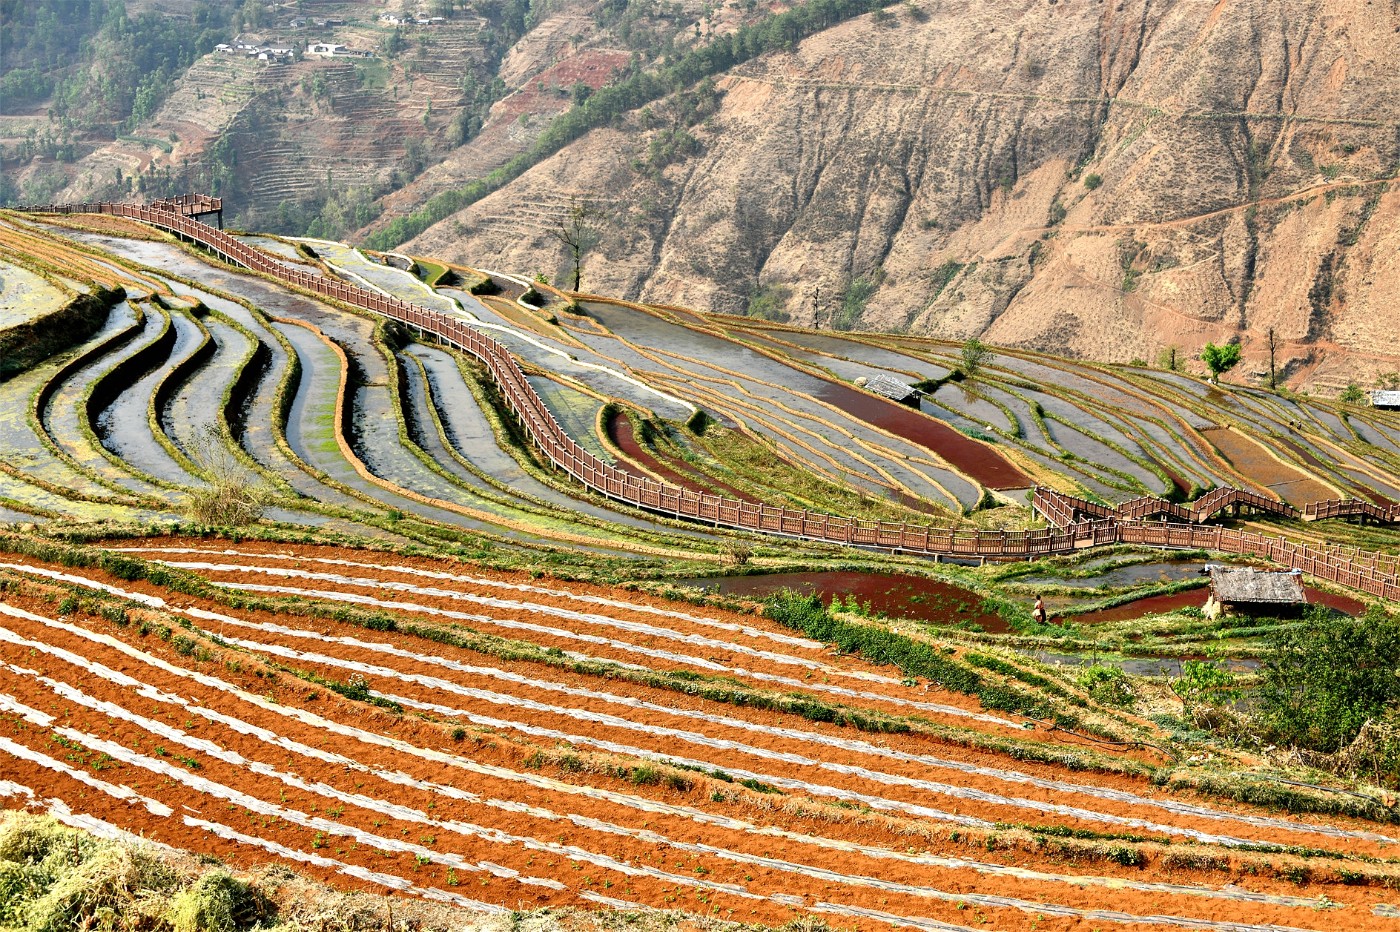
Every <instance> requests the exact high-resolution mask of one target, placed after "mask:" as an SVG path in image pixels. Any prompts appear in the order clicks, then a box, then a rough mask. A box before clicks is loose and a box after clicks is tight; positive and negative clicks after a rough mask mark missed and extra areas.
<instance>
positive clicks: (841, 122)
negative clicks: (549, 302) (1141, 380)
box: [409, 0, 1400, 389]
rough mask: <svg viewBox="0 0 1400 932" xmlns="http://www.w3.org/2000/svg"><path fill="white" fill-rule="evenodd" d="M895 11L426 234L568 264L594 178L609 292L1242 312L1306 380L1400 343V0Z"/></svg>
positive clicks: (868, 308)
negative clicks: (567, 227)
mask: <svg viewBox="0 0 1400 932" xmlns="http://www.w3.org/2000/svg"><path fill="white" fill-rule="evenodd" d="M891 10H892V12H890V13H885V14H875V15H873V16H864V17H861V18H859V19H857V20H854V21H851V22H848V23H846V24H844V25H841V26H838V27H836V28H834V29H831V30H828V31H826V32H824V33H821V34H819V35H818V36H816V37H814V38H812V39H810V40H808V41H806V42H803V43H801V44H800V45H799V46H798V47H796V48H795V49H794V50H792V51H791V52H789V53H782V54H774V55H768V56H765V57H763V58H761V59H758V60H756V61H753V62H751V63H749V64H747V65H744V66H742V67H740V68H738V69H736V70H735V71H734V72H732V73H730V74H728V75H726V76H724V77H723V78H722V79H721V80H720V82H719V86H720V88H721V90H722V91H723V96H722V98H721V100H720V101H719V103H718V105H717V108H716V109H715V111H714V112H713V114H711V115H709V116H708V117H706V118H704V119H703V120H702V121H701V122H698V123H696V124H695V125H687V124H688V122H689V120H690V119H694V118H695V117H694V116H690V115H689V114H690V111H689V110H687V109H686V108H685V107H682V106H677V105H676V104H675V102H674V101H673V102H671V103H669V104H667V103H663V104H659V105H653V107H652V108H650V109H649V111H647V112H645V113H635V114H632V115H631V116H630V117H629V119H628V120H627V121H625V123H624V124H623V125H621V126H618V127H614V128H609V129H604V130H598V131H595V132H593V133H591V134H590V135H588V136H587V137H585V138H583V139H581V140H579V141H578V142H576V143H574V144H573V145H571V146H569V147H567V148H566V149H564V150H563V151H561V152H560V153H558V154H557V155H556V156H554V157H553V158H551V159H550V160H548V161H546V162H545V163H543V164H541V165H539V166H537V167H536V168H534V169H533V170H531V171H530V172H528V173H526V174H525V175H524V176H522V177H521V178H520V179H518V180H517V181H515V182H513V183H512V184H510V185H508V186H506V187H505V188H503V189H502V190H500V191H498V192H497V193H495V194H493V195H491V196H490V197H488V198H486V199H485V200H483V201H481V202H479V203H477V204H475V205H473V206H471V207H469V208H467V209H466V210H464V211H462V212H461V213H459V214H457V215H456V216H454V217H450V218H448V219H447V220H445V221H443V222H442V223H439V224H437V225H436V226H434V227H432V228H430V229H429V230H427V231H426V232H425V233H424V234H422V235H421V236H420V237H418V239H417V240H415V241H414V242H412V243H411V244H410V247H409V248H411V249H417V250H419V251H422V252H425V253H438V254H447V255H450V256H453V257H455V258H460V259H463V260H468V261H472V262H475V263H478V264H481V265H486V266H492V267H495V266H500V267H513V268H516V269H519V270H521V271H534V270H536V269H540V268H543V270H545V271H547V272H550V273H555V272H558V271H559V270H560V269H562V264H563V261H562V260H563V257H562V254H561V253H560V252H559V249H558V246H557V244H556V243H555V242H554V241H553V239H552V238H551V237H550V236H549V235H548V228H549V226H550V224H551V222H552V221H551V219H550V218H551V217H554V216H557V215H558V214H559V213H560V212H562V210H564V209H565V208H566V206H567V203H568V200H569V198H570V197H571V196H577V197H580V198H583V199H585V200H588V201H591V202H593V203H595V204H597V205H598V206H600V207H604V206H605V207H607V208H608V209H609V210H610V212H611V218H610V220H609V222H608V223H607V232H606V235H605V236H604V238H603V242H602V244H601V246H600V248H599V250H598V252H597V254H596V255H595V256H594V257H592V259H591V260H590V262H589V263H588V267H587V271H586V277H585V287H590V288H593V289H596V290H600V291H609V292H618V293H625V294H630V295H634V296H639V297H642V298H644V299H646V300H651V301H669V302H678V303H685V304H689V305H693V306H697V307H701V308H707V309H711V310H717V311H730V312H742V311H744V310H745V308H746V307H747V306H748V304H749V302H750V299H751V297H752V296H753V295H754V294H755V293H756V292H757V291H758V290H759V289H760V288H764V287H767V288H768V293H769V294H770V295H771V296H774V297H776V298H777V299H778V303H779V304H780V305H784V306H785V309H786V311H787V312H788V313H789V314H790V315H791V316H792V318H793V319H794V320H796V321H797V322H801V323H812V322H813V321H814V320H815V321H817V322H819V323H823V324H826V323H828V322H831V323H833V324H836V325H851V324H858V325H859V326H864V327H875V328H890V329H904V328H906V327H907V328H909V329H910V330H911V331H914V332H921V333H922V332H927V333H935V334H938V335H941V336H950V337H963V336H970V335H974V334H983V335H985V336H986V337H987V338H988V339H990V340H993V341H996V342H1000V343H1007V344H1013V345H1024V346H1034V347H1038V348H1041V349H1046V350H1051V351H1056V352H1068V353H1071V354H1076V355H1082V356H1089V357H1094V358H1100V359H1106V360H1117V361H1128V360H1130V359H1132V358H1134V357H1140V358H1143V359H1152V358H1154V357H1155V356H1156V354H1157V353H1158V352H1159V351H1160V350H1162V349H1163V348H1165V347H1167V346H1169V345H1176V346H1179V347H1180V348H1181V349H1182V350H1183V351H1185V352H1186V353H1194V352H1196V351H1197V350H1198V349H1199V347H1200V346H1201V345H1202V344H1203V343H1204V342H1205V341H1206V340H1208V339H1215V340H1220V339H1224V338H1229V337H1232V336H1235V335H1239V336H1240V337H1241V338H1242V339H1243V340H1244V343H1245V348H1246V364H1245V365H1244V367H1243V370H1244V371H1246V372H1249V371H1255V372H1257V371H1260V370H1261V368H1266V367H1267V355H1268V354H1267V349H1266V348H1265V342H1266V340H1265V334H1266V332H1267V330H1268V329H1269V328H1274V330H1275V333H1276V336H1277V338H1278V341H1279V344H1280V345H1279V348H1278V361H1279V365H1280V367H1281V368H1283V367H1284V366H1285V365H1287V366H1288V372H1289V376H1290V378H1291V380H1292V382H1293V384H1295V385H1309V386H1319V387H1323V388H1328V389H1335V388H1336V387H1338V386H1340V385H1343V384H1345V383H1346V382H1348V381H1353V380H1354V381H1361V382H1363V383H1364V382H1368V381H1369V380H1370V379H1371V378H1373V377H1374V376H1375V375H1376V374H1377V373H1379V372H1382V371H1393V370H1396V369H1400V356H1397V350H1396V348H1395V347H1394V346H1393V345H1392V344H1393V336H1394V326H1393V323H1391V322H1390V321H1389V320H1388V319H1387V312H1388V309H1389V308H1393V307H1394V306H1395V299H1396V298H1397V297H1400V295H1397V292H1398V291H1400V275H1397V271H1400V270H1397V268H1396V266H1397V261H1398V260H1397V258H1396V251H1397V247H1400V209H1397V208H1400V192H1397V191H1395V190H1394V185H1393V184H1392V183H1391V182H1390V179H1391V178H1393V177H1394V175H1395V172H1396V168H1397V153H1398V152H1400V140H1398V139H1397V136H1400V131H1398V129H1397V112H1396V111H1397V109H1400V93H1397V92H1400V56H1398V55H1396V53H1395V47H1396V41H1397V30H1400V14H1398V13H1397V11H1396V9H1395V7H1394V5H1393V4H1358V3H1341V2H1319V0H1285V2H1278V0H1219V2H1202V0H1157V2H1150V0H1122V2H1117V3H1108V4H1106V3H1099V2H1085V0H1059V2H1047V0H1013V2H1008V3H999V4H987V3H983V2H980V0H931V2H930V0H924V2H916V3H906V4H903V5H901V6H899V7H895V8H891ZM699 115H700V116H703V113H701V114H699ZM678 134H688V136H689V137H692V138H693V139H694V140H695V143H696V144H695V145H694V146H691V145H688V144H679V145H678V144H676V142H677V140H681V142H682V143H684V137H683V136H680V135H678ZM687 153H690V154H687ZM556 257H557V259H558V262H557V263H556V262H555V258H556ZM853 281H854V282H855V285H856V287H851V285H852V282H853ZM864 283H869V284H871V285H878V287H877V288H876V290H875V291H874V293H873V296H872V297H871V298H870V300H869V301H868V303H866V304H864V305H862V303H861V302H860V301H859V300H857V299H858V298H859V296H860V294H859V293H860V291H861V289H860V287H859V286H860V285H862V284H864ZM777 286H786V287H785V288H782V287H777ZM843 297H844V298H846V299H847V300H845V301H844V302H843Z"/></svg>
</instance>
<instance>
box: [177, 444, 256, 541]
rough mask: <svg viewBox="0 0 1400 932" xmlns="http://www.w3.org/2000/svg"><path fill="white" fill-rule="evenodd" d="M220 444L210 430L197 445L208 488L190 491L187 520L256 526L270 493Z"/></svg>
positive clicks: (195, 457) (196, 456) (196, 455)
mask: <svg viewBox="0 0 1400 932" xmlns="http://www.w3.org/2000/svg"><path fill="white" fill-rule="evenodd" d="M220 440H221V438H220V437H219V434H218V432H217V431H216V430H214V429H212V428H210V429H209V430H207V431H206V432H205V433H204V435H203V436H202V437H200V438H199V441H198V442H197V443H196V448H195V450H194V459H195V460H196V461H197V462H198V463H199V466H200V467H201V468H202V469H203V470H204V472H205V474H206V476H207V477H208V484H207V485H204V486H202V487H200V488H197V489H193V490H191V491H190V501H189V505H188V506H186V517H188V518H189V519H190V520H191V521H194V522H195V523H197V524H216V525H221V526H226V527H242V526H244V525H248V524H254V523H256V522H257V521H258V519H259V518H261V517H262V513H263V507H264V506H265V505H266V504H267V501H268V499H269V497H270V493H269V491H268V489H267V488H266V487H265V486H264V485H263V484H262V482H260V481H259V480H258V478H257V477H256V476H255V475H254V474H253V473H252V472H250V471H249V470H248V469H247V468H246V467H244V466H243V465H242V464H241V463H239V462H238V460H237V459H235V458H234V456H233V454H232V453H231V452H229V450H228V448H227V447H226V446H224V444H223V443H221V442H220Z"/></svg>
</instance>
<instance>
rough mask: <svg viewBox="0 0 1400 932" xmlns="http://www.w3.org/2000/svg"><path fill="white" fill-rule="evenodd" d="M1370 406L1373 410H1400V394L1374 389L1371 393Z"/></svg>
mask: <svg viewBox="0 0 1400 932" xmlns="http://www.w3.org/2000/svg"><path fill="white" fill-rule="evenodd" d="M1371 406H1372V407H1375V408H1390V409H1396V408H1400V392H1396V391H1382V390H1381V389H1376V390H1375V391H1373V392H1371Z"/></svg>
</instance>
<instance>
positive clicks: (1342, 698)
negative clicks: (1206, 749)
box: [1256, 607, 1400, 752]
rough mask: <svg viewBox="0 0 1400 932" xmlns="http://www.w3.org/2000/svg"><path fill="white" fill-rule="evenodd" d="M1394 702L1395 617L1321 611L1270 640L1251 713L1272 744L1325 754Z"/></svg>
mask: <svg viewBox="0 0 1400 932" xmlns="http://www.w3.org/2000/svg"><path fill="white" fill-rule="evenodd" d="M1398 703H1400V620H1397V619H1396V618H1394V617H1393V616H1391V615H1389V614H1387V613H1385V612H1383V611H1381V610H1380V609H1378V608H1372V609H1371V610H1370V611H1369V612H1367V613H1366V615H1365V616H1364V617H1362V618H1349V617H1346V616H1336V615H1333V614H1332V613H1331V611H1330V610H1328V609H1326V608H1322V607H1318V608H1315V609H1313V610H1311V611H1310V612H1309V614H1308V615H1307V617H1306V618H1305V619H1304V621H1303V623H1302V624H1299V625H1290V626H1286V627H1280V628H1277V629H1276V630H1275V631H1274V633H1273V634H1272V635H1271V636H1270V638H1269V642H1268V648H1267V652H1266V653H1265V656H1264V662H1263V667H1262V669H1261V671H1260V685H1259V688H1258V690H1257V705H1256V715H1257V716H1258V719H1259V722H1260V724H1261V726H1262V727H1263V730H1264V732H1265V735H1266V736H1267V737H1268V738H1269V739H1270V740H1272V741H1276V742H1279V743H1284V744H1289V745H1292V746H1295V747H1301V748H1307V749H1309V750H1313V751H1322V752H1332V751H1337V750H1339V749H1340V748H1343V747H1345V746H1346V745H1348V744H1349V743H1350V742H1351V741H1352V739H1353V738H1355V737H1356V735H1357V734H1358V733H1359V732H1360V731H1361V727H1362V726H1363V725H1365V724H1366V722H1367V721H1369V720H1372V719H1380V718H1381V717H1382V716H1384V715H1385V714H1386V712H1387V710H1388V709H1389V710H1391V711H1394V709H1395V707H1396V705H1397V704H1398Z"/></svg>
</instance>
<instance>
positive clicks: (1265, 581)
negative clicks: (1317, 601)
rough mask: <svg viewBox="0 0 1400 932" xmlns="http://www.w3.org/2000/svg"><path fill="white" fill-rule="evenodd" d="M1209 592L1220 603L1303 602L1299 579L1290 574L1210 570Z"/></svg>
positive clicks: (1217, 567) (1289, 603)
mask: <svg viewBox="0 0 1400 932" xmlns="http://www.w3.org/2000/svg"><path fill="white" fill-rule="evenodd" d="M1209 569H1210V589H1211V592H1212V594H1214V596H1215V598H1216V599H1217V600H1218V601H1220V602H1231V603H1240V602H1267V603H1272V604H1285V605H1292V604H1296V603H1299V602H1305V601H1307V599H1306V597H1305V596H1304V595H1303V577H1302V574H1301V573H1294V572H1285V573H1277V572H1264V571H1260V570H1251V569H1231V568H1228V567H1223V566H1212V567H1209Z"/></svg>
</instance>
